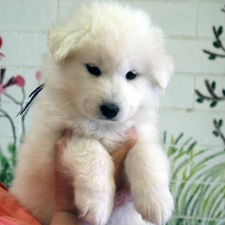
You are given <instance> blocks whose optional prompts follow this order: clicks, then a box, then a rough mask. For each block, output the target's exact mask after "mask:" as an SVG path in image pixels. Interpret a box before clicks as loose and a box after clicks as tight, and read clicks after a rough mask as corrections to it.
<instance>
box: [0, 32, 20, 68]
mask: <svg viewBox="0 0 225 225" xmlns="http://www.w3.org/2000/svg"><path fill="white" fill-rule="evenodd" d="M0 35H1V37H2V39H3V45H2V48H1V49H0V52H2V53H3V54H4V55H5V57H3V58H2V60H1V67H7V66H21V65H22V54H23V53H22V37H21V35H19V34H12V33H1V34H0Z"/></svg>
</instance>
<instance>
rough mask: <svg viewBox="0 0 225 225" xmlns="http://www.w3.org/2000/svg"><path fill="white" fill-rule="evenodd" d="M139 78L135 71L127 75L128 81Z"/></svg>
mask: <svg viewBox="0 0 225 225" xmlns="http://www.w3.org/2000/svg"><path fill="white" fill-rule="evenodd" d="M136 76H137V72H135V71H129V72H127V74H126V78H127V80H133V79H134V78H135V77H136Z"/></svg>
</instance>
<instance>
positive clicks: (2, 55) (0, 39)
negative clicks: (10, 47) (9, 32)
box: [0, 37, 5, 59]
mask: <svg viewBox="0 0 225 225" xmlns="http://www.w3.org/2000/svg"><path fill="white" fill-rule="evenodd" d="M2 44H3V41H2V38H1V37H0V48H1V47H2ZM4 56H5V55H4V54H3V53H1V52H0V59H1V57H4Z"/></svg>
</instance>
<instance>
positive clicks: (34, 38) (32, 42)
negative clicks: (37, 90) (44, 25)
mask: <svg viewBox="0 0 225 225" xmlns="http://www.w3.org/2000/svg"><path fill="white" fill-rule="evenodd" d="M22 37H23V64H24V65H25V66H35V67H37V66H41V64H42V60H43V57H44V54H46V53H47V52H48V46H47V34H23V35H22Z"/></svg>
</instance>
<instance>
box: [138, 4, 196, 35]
mask: <svg viewBox="0 0 225 225" xmlns="http://www.w3.org/2000/svg"><path fill="white" fill-rule="evenodd" d="M135 5H137V6H139V7H140V8H143V9H144V10H146V11H147V12H148V13H149V15H150V16H151V18H152V20H153V22H154V23H155V24H156V25H158V26H159V27H161V28H162V30H163V31H164V32H165V34H166V35H173V36H174V35H175V36H178V35H182V36H195V34H196V20H197V1H188V2H177V1H174V2H172V1H170V2H168V1H161V2H149V1H140V2H139V1H138V2H135Z"/></svg>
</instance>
